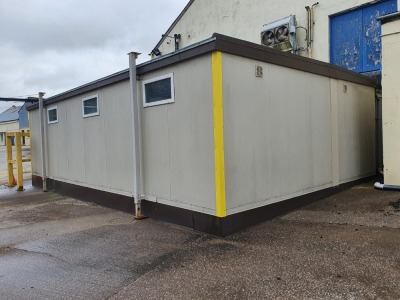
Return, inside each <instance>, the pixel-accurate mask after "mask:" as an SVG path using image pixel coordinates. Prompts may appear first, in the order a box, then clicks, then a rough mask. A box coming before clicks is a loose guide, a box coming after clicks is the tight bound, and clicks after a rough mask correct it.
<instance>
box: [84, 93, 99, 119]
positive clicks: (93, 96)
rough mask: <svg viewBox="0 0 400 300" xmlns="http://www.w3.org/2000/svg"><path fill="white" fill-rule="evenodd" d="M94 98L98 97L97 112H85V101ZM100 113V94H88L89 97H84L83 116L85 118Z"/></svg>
mask: <svg viewBox="0 0 400 300" xmlns="http://www.w3.org/2000/svg"><path fill="white" fill-rule="evenodd" d="M93 98H96V106H97V112H95V113H91V114H85V104H84V103H85V101H87V100H91V99H93ZM98 115H100V108H99V95H97V94H96V95H91V96H88V97H85V98H83V99H82V116H83V117H84V118H88V117H93V116H98Z"/></svg>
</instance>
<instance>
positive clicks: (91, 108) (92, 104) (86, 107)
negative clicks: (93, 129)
mask: <svg viewBox="0 0 400 300" xmlns="http://www.w3.org/2000/svg"><path fill="white" fill-rule="evenodd" d="M98 100H99V97H98V96H97V95H95V96H90V97H86V98H83V99H82V112H83V117H91V116H98V115H99V101H98Z"/></svg>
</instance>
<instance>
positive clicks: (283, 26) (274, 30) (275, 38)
mask: <svg viewBox="0 0 400 300" xmlns="http://www.w3.org/2000/svg"><path fill="white" fill-rule="evenodd" d="M261 44H262V45H264V46H268V47H271V48H275V49H278V50H282V51H292V53H296V51H297V42H296V16H294V15H291V16H289V17H286V18H283V19H280V20H278V21H275V22H272V23H269V24H265V25H264V26H263V28H262V30H261Z"/></svg>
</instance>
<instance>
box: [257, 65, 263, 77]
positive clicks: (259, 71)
mask: <svg viewBox="0 0 400 300" xmlns="http://www.w3.org/2000/svg"><path fill="white" fill-rule="evenodd" d="M256 77H263V67H262V66H260V65H256Z"/></svg>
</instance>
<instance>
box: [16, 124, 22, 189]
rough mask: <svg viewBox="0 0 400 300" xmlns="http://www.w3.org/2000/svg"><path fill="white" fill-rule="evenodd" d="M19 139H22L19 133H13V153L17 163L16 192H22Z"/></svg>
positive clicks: (20, 146)
mask: <svg viewBox="0 0 400 300" xmlns="http://www.w3.org/2000/svg"><path fill="white" fill-rule="evenodd" d="M21 138H22V135H21V132H15V152H16V163H17V191H23V190H24V176H23V169H22V145H21Z"/></svg>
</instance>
